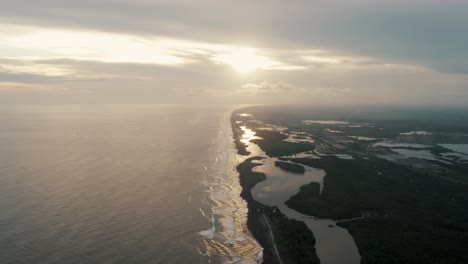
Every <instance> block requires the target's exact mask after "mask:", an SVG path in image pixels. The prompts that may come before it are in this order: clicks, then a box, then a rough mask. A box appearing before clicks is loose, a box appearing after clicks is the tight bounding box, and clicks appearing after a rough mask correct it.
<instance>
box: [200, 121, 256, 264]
mask: <svg viewBox="0 0 468 264" xmlns="http://www.w3.org/2000/svg"><path fill="white" fill-rule="evenodd" d="M232 138H233V134H232V128H231V124H230V121H229V116H227V117H226V118H225V120H224V121H223V122H222V123H221V124H220V132H219V135H218V139H217V143H216V144H217V148H218V157H217V158H216V160H215V162H214V164H213V165H212V166H211V167H210V170H208V171H207V175H208V176H207V177H206V179H205V180H204V181H203V182H202V183H203V184H204V185H205V186H206V187H207V189H208V190H207V191H209V193H210V195H209V203H210V204H211V206H212V212H211V217H210V221H211V223H212V227H211V228H210V229H208V230H203V231H201V232H199V234H200V235H202V236H203V237H205V238H206V239H207V240H208V241H207V243H205V245H206V247H207V248H206V252H207V253H208V255H209V256H210V257H212V258H216V260H217V261H218V259H222V260H223V262H224V263H258V262H260V261H261V260H262V252H263V249H262V247H261V246H260V245H259V244H258V243H257V241H255V240H254V239H253V238H252V237H251V235H250V233H249V232H248V230H247V228H246V222H247V213H248V209H247V204H246V202H245V201H244V200H243V199H242V198H241V197H240V192H241V191H242V188H241V186H240V183H239V175H238V173H237V171H236V166H237V164H238V161H237V157H236V149H235V145H234V143H233V140H232Z"/></svg>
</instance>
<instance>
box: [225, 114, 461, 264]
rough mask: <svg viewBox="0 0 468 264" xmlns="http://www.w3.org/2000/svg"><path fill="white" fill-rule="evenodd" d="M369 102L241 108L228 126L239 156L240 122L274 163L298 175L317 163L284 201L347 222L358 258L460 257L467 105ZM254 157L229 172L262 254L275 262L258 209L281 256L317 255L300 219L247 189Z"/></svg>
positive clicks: (380, 263) (379, 261)
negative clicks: (354, 108)
mask: <svg viewBox="0 0 468 264" xmlns="http://www.w3.org/2000/svg"><path fill="white" fill-rule="evenodd" d="M371 110H372V111H368V112H366V111H367V110H366V111H364V110H363V111H359V112H358V113H357V115H356V116H353V113H352V112H351V111H348V110H340V109H338V110H333V111H331V110H327V111H323V112H320V111H321V110H320V109H312V110H311V109H297V108H296V109H291V108H282V107H276V108H274V107H273V108H272V107H251V108H243V109H241V110H237V112H234V114H233V116H234V115H236V117H235V119H236V120H234V119H233V122H232V126H233V129H234V135H235V141H236V146H237V149H238V153H239V154H240V155H249V153H248V151H247V149H246V148H245V145H244V144H243V143H242V141H241V137H242V130H241V129H240V127H239V124H242V125H243V126H245V127H246V128H247V129H249V130H250V131H252V133H254V134H255V135H256V136H257V137H258V138H255V139H253V140H251V141H250V142H254V143H255V144H257V145H258V146H259V147H260V148H261V149H262V150H263V151H264V152H265V153H266V154H267V155H268V156H269V157H276V159H277V160H279V161H280V162H277V163H276V164H275V165H276V166H277V167H279V168H281V169H283V170H284V171H288V172H292V173H295V174H296V175H300V173H301V172H302V171H303V168H301V166H298V164H300V165H303V166H307V167H313V168H317V169H322V170H324V171H325V173H326V175H325V177H324V178H323V182H322V183H319V182H311V183H309V184H306V185H303V186H302V187H301V188H300V190H299V192H298V193H296V194H295V195H292V196H291V197H290V198H289V200H287V201H286V202H285V204H286V205H287V207H289V208H291V209H293V210H295V211H297V212H300V213H302V214H305V215H309V216H313V217H319V218H324V219H332V220H335V221H336V222H337V223H336V224H337V225H338V226H340V227H343V228H345V229H347V230H348V231H349V233H350V234H351V236H352V237H353V238H354V241H355V243H356V246H357V248H358V250H359V254H360V255H361V263H366V264H368V263H375V264H387V263H388V264H391V263H441V264H442V263H444V264H449V263H450V264H462V263H468V254H467V249H468V174H467V172H468V170H467V168H468V152H466V151H465V150H464V149H463V147H465V146H468V123H467V122H466V120H468V119H467V118H468V117H467V114H466V113H467V112H463V111H455V110H453V111H451V112H450V111H442V110H437V109H436V110H437V111H435V110H434V111H432V112H430V114H426V113H427V110H424V111H421V112H417V110H414V109H411V111H405V112H402V114H401V115H400V116H397V115H396V114H395V113H393V112H392V113H390V112H389V111H387V110H385V111H384V110H382V111H381V112H378V111H377V110H379V109H377V110H375V109H371ZM379 111H380V110H379ZM247 116H248V117H247ZM239 120H241V121H239ZM464 151H465V152H464ZM261 159H262V157H254V158H250V159H247V160H246V161H245V162H244V163H242V164H240V165H239V166H238V171H239V172H240V178H241V185H242V187H243V188H244V191H243V193H242V197H243V198H244V199H246V201H247V203H248V204H249V220H248V225H249V229H250V230H251V231H252V234H253V235H254V236H255V238H257V240H259V242H260V243H261V245H262V246H263V247H264V248H265V263H278V262H275V261H277V258H276V257H277V256H275V254H274V247H272V243H273V241H271V236H269V235H268V234H269V232H268V230H267V229H266V228H265V227H264V225H265V221H262V218H263V216H262V215H265V216H266V217H267V219H268V222H269V223H270V225H271V227H272V230H273V233H274V242H276V245H277V248H278V251H279V253H280V257H281V259H282V261H283V263H319V262H318V259H315V257H316V256H315V257H314V256H313V255H314V254H315V249H314V243H313V242H314V239H313V238H314V235H313V234H312V233H311V231H310V230H309V229H308V228H307V227H306V226H305V224H303V223H302V222H297V221H293V220H289V219H285V217H284V216H283V215H282V214H281V213H279V210H277V209H276V208H275V207H268V206H265V205H262V204H260V203H258V202H256V201H255V200H254V199H253V198H252V195H251V193H250V190H251V189H252V188H253V187H254V186H255V184H257V183H259V182H261V181H263V180H265V175H264V174H262V173H258V172H252V169H253V168H254V167H255V166H257V165H256V162H258V161H260V160H261ZM294 176H295V175H292V176H291V177H294ZM297 177H299V176H297ZM314 233H315V231H314ZM298 236H302V240H298V239H297V237H298ZM317 237H318V236H317ZM317 241H318V242H320V241H321V240H320V239H317ZM336 251H337V252H336V254H340V249H339V248H337V249H336ZM301 254H308V255H307V257H304V258H301V257H302V256H301ZM309 259H310V261H309ZM287 261H289V262H287ZM312 261H316V262H312Z"/></svg>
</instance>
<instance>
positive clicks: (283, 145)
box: [252, 130, 314, 157]
mask: <svg viewBox="0 0 468 264" xmlns="http://www.w3.org/2000/svg"><path fill="white" fill-rule="evenodd" d="M256 135H257V136H259V137H261V138H262V139H255V140H252V142H253V143H255V144H258V146H259V147H260V148H261V149H262V150H263V151H265V153H266V154H267V155H268V156H270V157H280V156H288V155H294V154H297V153H301V152H305V151H310V150H313V149H314V146H313V145H311V144H306V143H291V142H284V141H283V140H284V139H286V138H287V136H285V135H283V134H281V133H279V132H276V131H266V130H257V131H256Z"/></svg>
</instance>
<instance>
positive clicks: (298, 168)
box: [275, 161, 305, 174]
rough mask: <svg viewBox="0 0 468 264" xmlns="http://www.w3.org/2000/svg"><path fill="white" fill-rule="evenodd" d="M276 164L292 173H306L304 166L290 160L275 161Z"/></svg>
mask: <svg viewBox="0 0 468 264" xmlns="http://www.w3.org/2000/svg"><path fill="white" fill-rule="evenodd" d="M275 166H276V167H279V168H281V169H283V170H285V171H289V172H292V173H297V174H304V172H305V169H304V166H302V165H299V164H294V163H290V162H284V161H275Z"/></svg>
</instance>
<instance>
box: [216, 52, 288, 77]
mask: <svg viewBox="0 0 468 264" xmlns="http://www.w3.org/2000/svg"><path fill="white" fill-rule="evenodd" d="M213 60H214V61H215V62H218V63H223V64H227V65H229V66H231V67H232V68H234V70H236V71H237V72H239V73H242V74H246V73H250V72H252V71H254V70H256V69H265V68H269V67H273V66H277V65H279V64H280V63H279V62H277V61H274V60H271V59H270V58H268V57H265V56H261V55H258V54H257V53H256V51H255V50H254V49H251V48H242V49H238V50H235V51H232V52H229V53H221V54H218V55H216V56H215V57H214V58H213Z"/></svg>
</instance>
